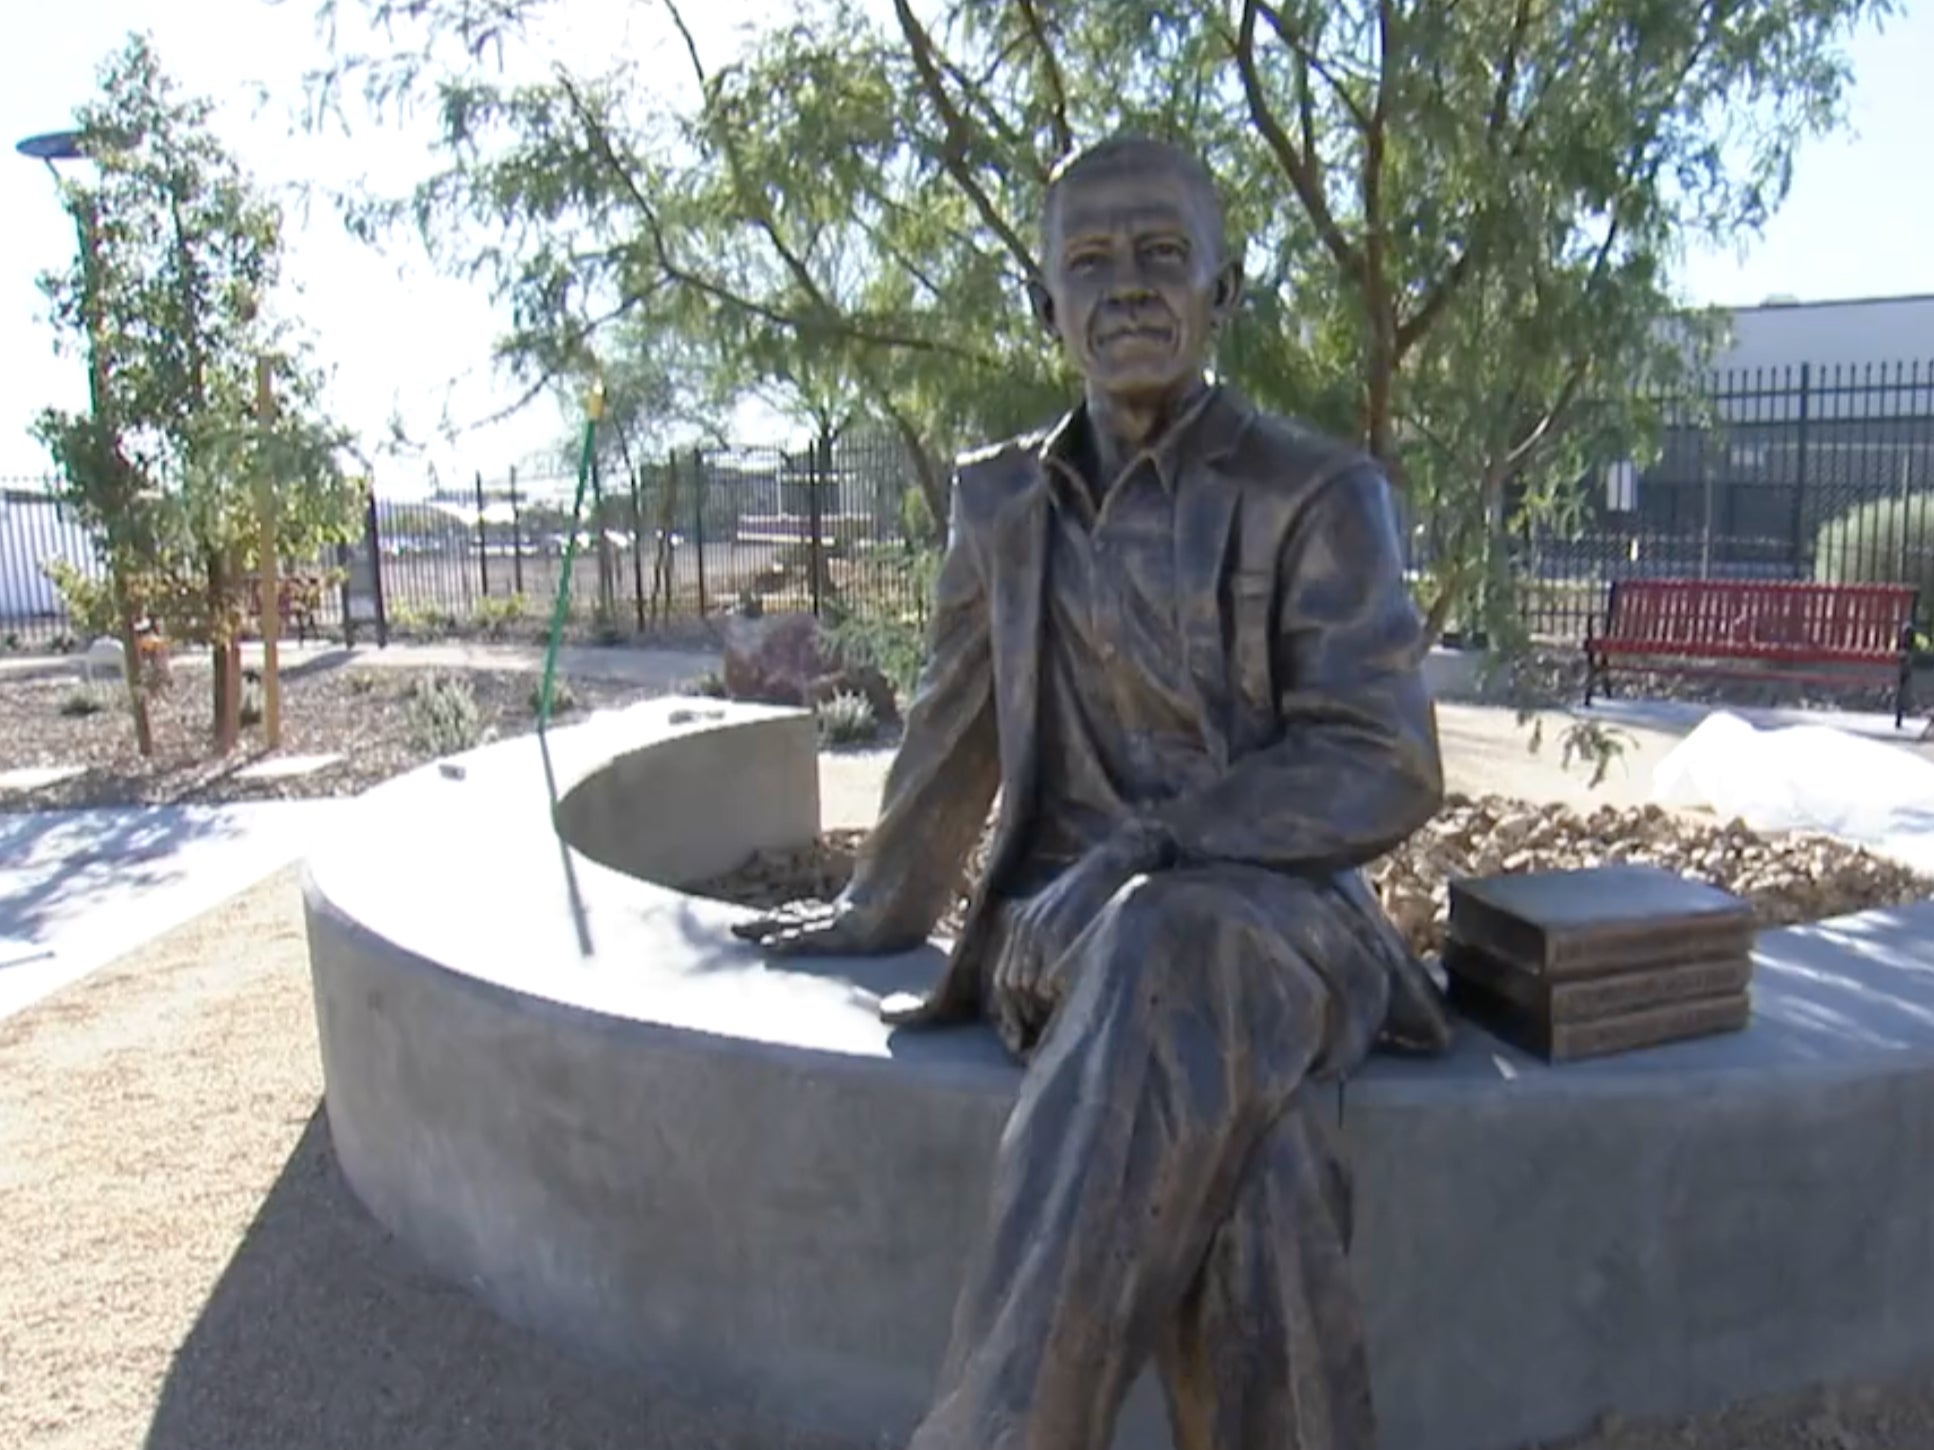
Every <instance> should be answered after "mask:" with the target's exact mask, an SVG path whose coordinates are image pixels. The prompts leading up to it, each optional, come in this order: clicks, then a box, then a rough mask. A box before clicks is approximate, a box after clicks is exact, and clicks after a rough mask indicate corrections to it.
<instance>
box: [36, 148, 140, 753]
mask: <svg viewBox="0 0 1934 1450" xmlns="http://www.w3.org/2000/svg"><path fill="white" fill-rule="evenodd" d="M84 139H85V138H84V137H83V135H82V133H81V132H79V131H48V132H43V133H42V134H40V135H38V136H29V137H27V139H26V140H24V141H21V142H18V143H17V144H16V145H15V147H14V149H15V150H16V151H18V152H19V153H20V154H21V155H22V156H26V157H29V158H31V159H33V160H35V161H38V162H40V163H41V164H42V165H43V166H45V167H46V168H47V174H48V175H49V176H51V177H53V178H54V185H55V186H56V187H57V188H58V189H59V191H60V196H61V204H62V205H63V206H64V207H65V208H66V210H67V212H68V214H69V215H70V216H71V217H73V219H74V234H75V241H76V244H77V245H78V246H79V248H80V262H81V315H82V317H83V319H84V320H85V323H86V327H87V401H88V411H89V413H90V414H91V415H92V417H93V419H94V431H95V437H94V439H93V440H92V442H93V444H94V447H95V448H96V449H97V450H98V451H99V453H100V458H99V465H100V466H102V467H106V468H111V469H112V470H114V473H115V475H116V481H117V482H125V481H126V463H125V461H124V460H123V459H122V457H121V444H120V439H119V437H118V436H117V435H116V433H115V431H114V425H113V419H112V417H111V415H110V413H109V411H108V397H107V358H106V352H105V348H104V346H103V343H102V334H103V333H104V332H105V330H106V325H105V319H104V318H103V317H102V315H101V289H100V249H99V245H98V238H97V232H96V229H95V225H94V218H93V214H92V212H91V211H90V210H89V209H88V208H87V207H85V206H84V205H82V204H81V203H80V202H77V201H76V200H74V199H73V197H72V196H71V195H70V194H69V192H68V190H67V186H66V184H65V182H64V181H63V180H62V178H61V174H60V168H59V167H57V166H55V165H54V163H55V162H56V161H79V160H82V159H84V158H85V157H86V155H87V151H86V149H85V146H84V145H83V142H84ZM124 493H125V491H124V490H120V489H117V490H116V496H117V501H118V502H120V503H122V504H124V505H131V504H132V500H131V499H128V498H126V497H125V496H124ZM124 522H131V520H128V521H124ZM107 568H108V584H109V588H110V590H111V592H112V594H113V597H114V613H115V620H116V623H117V624H118V625H119V628H120V633H121V667H122V676H123V678H124V679H125V681H126V683H127V688H128V704H129V707H130V709H131V710H132V711H133V714H134V740H135V746H136V748H137V749H138V750H139V751H140V752H141V754H142V756H143V757H147V756H151V755H153V754H154V730H153V726H152V724H151V722H150V720H149V718H148V700H147V695H146V693H145V692H144V691H143V690H142V688H141V657H140V641H139V640H138V639H137V638H136V635H135V628H134V607H133V604H132V601H131V600H130V599H129V597H128V589H127V580H126V579H125V578H124V577H123V576H122V572H121V568H120V563H119V561H118V560H117V559H116V558H115V556H114V552H113V550H112V548H111V547H110V549H109V551H108V559H107Z"/></svg>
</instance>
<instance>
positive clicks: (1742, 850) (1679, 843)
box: [690, 795, 1934, 956]
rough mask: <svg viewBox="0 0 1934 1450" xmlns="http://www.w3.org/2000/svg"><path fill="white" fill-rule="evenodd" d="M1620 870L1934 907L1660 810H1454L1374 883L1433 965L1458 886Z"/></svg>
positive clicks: (1393, 857)
mask: <svg viewBox="0 0 1934 1450" xmlns="http://www.w3.org/2000/svg"><path fill="white" fill-rule="evenodd" d="M990 830H991V827H990ZM865 839H866V832H865V831H855V830H844V831H828V832H826V833H825V834H824V835H822V836H821V837H820V839H819V840H818V841H817V842H815V843H814V844H813V845H811V846H807V847H804V848H802V849H799V850H794V851H769V852H762V853H760V854H759V855H757V856H754V857H753V858H752V860H750V861H748V862H747V863H746V864H745V865H743V866H741V867H740V868H739V869H738V870H736V871H732V872H729V873H727V874H726V875H723V876H720V877H717V878H714V879H713V880H711V881H707V882H704V883H702V884H700V885H698V886H695V887H692V888H690V889H691V890H692V891H693V892H695V893H696V894H697V895H700V896H711V897H717V898H719V899H721V900H724V901H731V902H736V903H738V904H740V905H743V906H751V907H758V908H773V907H779V906H784V905H787V904H789V903H792V902H799V901H829V900H831V899H832V898H833V897H835V896H837V895H838V894H839V893H840V891H841V890H842V889H843V888H844V887H845V885H846V883H847V881H848V880H849V879H851V877H852V874H853V861H854V857H855V856H856V854H857V853H858V851H859V849H860V846H861V844H862V843H863V842H864V841H865ZM987 847H988V835H987V834H986V833H984V834H983V835H982V837H981V840H980V843H979V845H978V846H977V847H976V848H975V850H974V852H973V854H972V856H971V858H970V859H969V861H968V863H967V867H966V869H965V871H964V872H963V873H962V876H961V880H960V883H959V885H958V888H957V890H956V893H955V898H954V904H953V906H952V908H951V909H950V910H949V911H948V912H947V914H946V916H945V917H944V918H943V919H942V921H941V923H940V925H939V928H938V930H939V931H940V932H941V933H942V934H947V935H951V934H952V933H954V932H957V931H958V930H959V928H960V922H961V917H962V915H963V913H964V911H965V908H966V904H967V899H968V897H969V895H970V894H971V893H972V890H973V886H974V882H975V881H976V880H977V879H978V877H979V873H980V871H981V869H982V867H983V866H984V865H985V862H986V852H987ZM1613 861H1632V862H1639V863H1643V864H1648V865H1654V866H1659V867H1663V868H1665V869H1667V870H1671V871H1676V872H1678V873H1680V874H1682V875H1685V876H1689V877H1692V878H1693V879H1695V880H1699V881H1705V882H1709V883H1711V884H1712V885H1715V886H1718V887H1720V888H1722V889H1724V890H1727V891H1731V892H1733V893H1734V894H1736V895H1738V896H1740V897H1742V898H1744V899H1745V900H1747V901H1749V902H1751V903H1752V904H1753V908H1754V911H1755V913H1756V915H1757V917H1758V919H1759V924H1760V925H1761V926H1762V927H1777V926H1790V925H1795V924H1797V923H1801V922H1809V921H1823V920H1825V919H1827V918H1829V917H1834V916H1841V915H1845V914H1848V913H1851V912H1856V911H1865V910H1868V909H1870V908H1874V907H1883V906H1901V905H1905V904H1906V903H1908V902H1912V901H1919V900H1922V899H1924V898H1926V897H1928V896H1934V880H1929V879H1928V878H1926V877H1923V876H1918V875H1916V874H1915V873H1914V872H1912V871H1910V870H1908V869H1907V868H1906V867H1904V866H1900V865H1896V864H1895V863H1893V862H1891V861H1887V860H1884V859H1882V858H1880V857H1878V856H1875V855H1874V854H1873V853H1872V852H1869V851H1866V850H1863V849H1861V848H1859V847H1857V846H1850V845H1848V844H1846V843H1845V842H1843V841H1839V840H1836V839H1834V838H1833V837H1831V836H1823V835H1818V834H1812V833H1805V832H1792V833H1783V834H1774V835H1762V834H1760V833H1758V832H1756V831H1753V830H1750V829H1749V828H1747V827H1746V826H1744V825H1743V824H1740V823H1738V822H1731V823H1726V822H1719V821H1705V820H1699V819H1696V818H1693V817H1689V816H1685V815H1678V814H1675V813H1673V812H1670V811H1665V810H1661V809H1660V808H1659V807H1657V806H1645V807H1639V808H1634V809H1619V808H1617V807H1613V806H1601V807H1599V808H1598V809H1597V810H1595V811H1591V812H1589V813H1586V812H1581V811H1575V810H1572V809H1570V808H1569V807H1566V806H1562V805H1542V806H1541V805H1533V804H1531V803H1528V802H1525V801H1514V800H1506V799H1504V798H1502V797H1498V796H1486V797H1484V798H1482V799H1478V800H1473V799H1470V798H1468V797H1464V796H1457V795H1453V796H1451V797H1450V798H1449V799H1448V800H1446V801H1445V803H1444V808H1443V809H1442V810H1441V811H1440V812H1439V813H1438V815H1437V817H1436V818H1435V819H1434V820H1432V821H1431V822H1430V823H1429V824H1428V825H1426V826H1425V827H1424V829H1423V830H1421V831H1419V832H1418V833H1417V834H1416V835H1414V836H1412V837H1411V838H1410V839H1409V840H1408V841H1406V842H1405V843H1404V844H1403V845H1402V846H1401V847H1399V848H1398V849H1397V850H1396V851H1394V852H1392V853H1391V854H1390V855H1388V856H1386V857H1384V858H1383V859H1382V860H1380V861H1377V862H1376V863H1374V864H1373V865H1372V866H1371V868H1370V872H1369V875H1370V880H1371V883H1372V884H1373V885H1374V886H1375V887H1376V889H1377V893H1378V896H1379V898H1380V899H1381V900H1382V902H1383V905H1384V908H1385V910H1386V911H1388V912H1389V913H1390V916H1391V919H1392V920H1393V921H1394V922H1395V923H1396V925H1397V928H1398V930H1399V931H1401V932H1402V933H1403V935H1404V939H1405V940H1406V941H1407V942H1408V943H1409V945H1410V948H1411V950H1412V951H1414V952H1416V953H1418V954H1419V955H1420V956H1429V955H1432V954H1434V953H1435V952H1437V951H1438V950H1439V949H1440V948H1441V946H1442V944H1443V934H1444V925H1445V921H1446V918H1447V916H1448V914H1449V897H1450V888H1449V883H1450V882H1451V881H1452V880H1453V879H1454V878H1456V877H1460V876H1488V875H1493V874H1496V873H1498V872H1501V871H1510V872H1517V871H1548V870H1571V869H1576V868H1578V867H1584V866H1597V865H1602V864H1605V863H1607V862H1613Z"/></svg>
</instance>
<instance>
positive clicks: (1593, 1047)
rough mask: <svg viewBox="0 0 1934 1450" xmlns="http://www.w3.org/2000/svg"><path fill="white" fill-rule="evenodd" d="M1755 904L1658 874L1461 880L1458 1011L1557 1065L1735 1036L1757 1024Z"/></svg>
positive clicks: (1450, 970)
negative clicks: (1753, 1019)
mask: <svg viewBox="0 0 1934 1450" xmlns="http://www.w3.org/2000/svg"><path fill="white" fill-rule="evenodd" d="M1754 937H1755V928H1754V921H1753V910H1752V907H1751V906H1750V905H1749V904H1748V903H1746V902H1745V901H1742V900H1741V899H1740V898H1738V897H1737V896H1734V895H1732V894H1731V893H1729V892H1725V891H1721V890H1719V889H1718V888H1717V887H1712V886H1706V885H1702V884H1701V883H1699V882H1696V881H1688V880H1686V879H1685V878H1684V877H1682V876H1677V875H1674V874H1673V873H1672V872H1669V871H1664V870H1660V869H1659V868H1657V867H1653V866H1634V865H1624V864H1621V865H1613V866H1597V867H1592V868H1590V869H1587V870H1582V871H1539V872H1526V873H1523V874H1519V875H1507V876H1488V877H1480V878H1473V879H1469V880H1463V881H1454V882H1452V883H1451V888H1450V927H1449V931H1448V932H1447V934H1446V940H1445V943H1444V972H1445V975H1446V976H1447V977H1448V978H1449V979H1450V998H1451V1002H1452V1004H1453V1005H1454V1006H1455V1007H1456V1008H1457V1009H1458V1010H1459V1011H1461V1012H1462V1013H1464V1014H1465V1015H1466V1016H1468V1017H1470V1018H1472V1019H1473V1020H1475V1021H1476V1022H1478V1023H1479V1024H1480V1025H1482V1026H1483V1027H1485V1028H1487V1029H1488V1030H1490V1031H1491V1032H1493V1033H1495V1034H1496V1035H1497V1036H1499V1037H1501V1038H1503V1039H1504V1040H1505V1041H1507V1042H1510V1043H1512V1044H1514V1045H1516V1046H1518V1047H1522V1048H1523V1049H1525V1050H1526V1051H1527V1052H1532V1053H1536V1054H1537V1055H1538V1056H1540V1057H1543V1058H1544V1059H1545V1060H1546V1061H1548V1062H1567V1061H1572V1060H1575V1059H1578V1058H1583V1057H1602V1056H1604V1055H1606V1054H1608V1053H1614V1052H1631V1051H1634V1050H1636V1049H1638V1048H1641V1047H1655V1046H1658V1045H1659V1044H1661V1043H1666V1042H1676V1041H1680V1040H1682V1039H1685V1038H1690V1037H1705V1036H1708V1035H1711V1034H1713V1033H1719V1032H1733V1031H1737V1030H1738V1029H1740V1028H1742V1027H1744V1026H1745V1025H1746V1021H1747V1018H1748V1017H1749V1016H1750V1015H1751V1010H1752V1009H1751V1002H1750V998H1749V996H1748V989H1749V986H1750V984H1751V981H1752V974H1753V942H1754Z"/></svg>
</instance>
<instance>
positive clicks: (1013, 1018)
mask: <svg viewBox="0 0 1934 1450" xmlns="http://www.w3.org/2000/svg"><path fill="white" fill-rule="evenodd" d="M1168 859H1169V846H1168V843H1167V841H1166V840H1165V839H1164V838H1163V837H1162V836H1160V835H1159V834H1157V833H1152V832H1145V831H1141V830H1138V829H1132V828H1131V829H1125V830H1123V831H1122V832H1121V833H1120V834H1118V835H1117V836H1116V837H1114V838H1113V839H1111V840H1109V841H1106V842H1103V843H1102V844H1101V845H1099V846H1097V847H1095V848H1094V849H1093V850H1091V851H1090V852H1089V853H1088V854H1087V855H1086V856H1084V857H1082V858H1081V860H1079V861H1077V862H1076V863H1075V864H1074V865H1073V866H1071V867H1069V868H1068V869H1067V870H1066V871H1064V872H1062V873H1061V875H1059V876H1057V877H1056V878H1055V879H1054V880H1053V881H1052V882H1050V883H1049V884H1048V885H1047V886H1046V887H1045V888H1044V889H1043V890H1041V891H1040V892H1039V893H1037V894H1036V895H1034V896H1033V897H1030V898H1029V899H1028V901H1027V902H1026V903H1025V904H1024V905H1022V906H1021V907H1020V908H1019V909H1018V910H1017V911H1016V912H1015V913H1014V915H1013V917H1012V919H1011V922H1010V925H1009V928H1008V936H1007V940H1006V942H1005V943H1004V944H1003V947H1002V950H1001V955H1000V959H999V961H998V962H996V964H995V967H994V980H993V1000H992V1002H991V1003H990V1004H989V1005H990V1007H991V1009H992V1010H991V1012H990V1015H991V1017H992V1018H993V1020H994V1025H995V1028H996V1029H997V1030H998V1031H999V1033H1000V1035H1001V1039H1002V1040H1003V1041H1004V1042H1006V1044H1007V1046H1008V1048H1009V1050H1011V1051H1013V1052H1015V1053H1016V1054H1020V1053H1024V1052H1025V1051H1026V1050H1027V1049H1028V1047H1030V1046H1031V1045H1032V1044H1033V1042H1034V1040H1035V1039H1036V1038H1037V1037H1039V1036H1040V1034H1041V1032H1042V1031H1043V1029H1045V1028H1046V1026H1047V1022H1048V1018H1049V1016H1051V1015H1052V1013H1053V1011H1054V1009H1055V1008H1056V1007H1057V1006H1058V1005H1059V1004H1060V1001H1061V999H1062V997H1064V996H1065V995H1066V994H1067V986H1068V984H1067V983H1066V982H1065V981H1063V980H1062V976H1063V968H1064V967H1065V965H1066V959H1067V955H1068V949H1069V948H1070V947H1072V946H1073V945H1074V943H1075V939H1076V938H1077V937H1079V936H1080V935H1081V933H1082V932H1084V931H1086V930H1087V929H1088V924H1089V923H1090V922H1092V921H1093V920H1094V919H1095V918H1096V917H1097V916H1099V915H1100V914H1101V911H1102V908H1103V907H1105V906H1106V905H1107V904H1108V902H1109V900H1110V898H1112V897H1113V896H1114V895H1115V893H1116V892H1117V891H1119V890H1121V888H1122V887H1123V886H1125V885H1127V884H1128V882H1129V881H1131V880H1133V879H1134V878H1135V877H1137V876H1139V875H1141V874H1143V873H1144V872H1147V871H1152V870H1157V869H1159V868H1161V867H1162V866H1164V865H1166V864H1167V862H1168Z"/></svg>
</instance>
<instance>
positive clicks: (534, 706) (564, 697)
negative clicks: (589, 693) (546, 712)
mask: <svg viewBox="0 0 1934 1450" xmlns="http://www.w3.org/2000/svg"><path fill="white" fill-rule="evenodd" d="M530 704H531V714H533V715H537V714H541V713H542V712H543V709H544V684H543V682H542V681H541V680H540V681H539V682H538V683H537V684H535V685H532V686H531V696H530ZM577 707H578V697H577V692H576V691H575V690H573V689H572V688H571V682H570V681H569V680H566V679H554V680H552V681H551V717H552V718H553V719H555V718H556V717H557V716H559V715H568V714H570V713H571V711H573V710H575V709H577Z"/></svg>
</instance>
